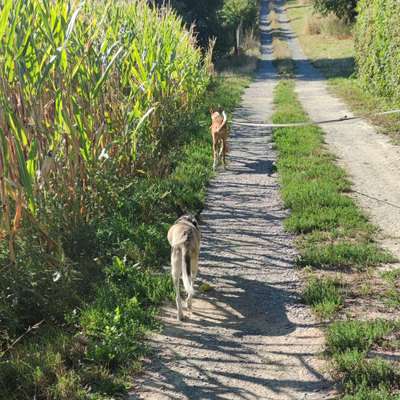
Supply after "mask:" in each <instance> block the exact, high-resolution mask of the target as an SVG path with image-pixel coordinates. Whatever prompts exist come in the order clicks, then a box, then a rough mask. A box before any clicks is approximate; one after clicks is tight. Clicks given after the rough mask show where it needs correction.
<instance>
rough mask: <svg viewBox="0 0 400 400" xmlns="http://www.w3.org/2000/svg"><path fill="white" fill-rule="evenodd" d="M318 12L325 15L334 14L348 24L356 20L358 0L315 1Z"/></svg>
mask: <svg viewBox="0 0 400 400" xmlns="http://www.w3.org/2000/svg"><path fill="white" fill-rule="evenodd" d="M313 3H314V8H315V10H316V11H318V12H320V13H321V14H323V15H327V14H329V13H334V14H335V15H336V16H337V17H338V18H340V19H343V20H344V21H346V22H353V21H354V20H355V18H356V15H357V12H356V6H357V0H313Z"/></svg>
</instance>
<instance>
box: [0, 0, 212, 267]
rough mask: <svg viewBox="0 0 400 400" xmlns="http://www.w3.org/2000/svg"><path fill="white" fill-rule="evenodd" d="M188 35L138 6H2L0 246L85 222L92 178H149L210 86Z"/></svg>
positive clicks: (44, 0) (25, 2) (35, 0)
mask: <svg viewBox="0 0 400 400" xmlns="http://www.w3.org/2000/svg"><path fill="white" fill-rule="evenodd" d="M209 62H210V57H209V56H207V55H206V57H205V58H203V56H202V53H201V51H200V49H198V48H197V46H196V43H195V37H194V35H193V33H192V32H191V31H187V30H185V29H184V28H183V27H182V22H181V20H180V19H179V18H178V17H177V16H176V15H175V14H174V13H173V12H172V11H171V10H169V9H167V8H165V9H163V10H161V11H160V10H157V9H152V8H150V7H149V6H148V5H147V4H146V2H145V1H144V0H132V1H108V2H101V1H94V0H87V1H83V2H76V1H73V0H71V1H66V0H0V207H1V216H0V223H1V225H0V239H1V240H7V241H8V251H9V258H10V260H11V261H14V260H15V257H16V255H15V246H14V243H15V239H16V237H17V236H18V234H19V231H20V228H21V225H23V224H24V223H27V224H29V225H30V226H34V227H35V229H36V230H37V232H38V235H39V236H40V238H41V241H42V242H43V243H44V245H45V246H47V248H48V249H49V251H52V252H54V253H57V254H60V252H62V250H61V249H60V245H59V244H58V243H57V240H56V239H54V238H51V237H50V234H49V226H51V224H52V210H54V209H55V208H56V209H59V210H63V213H64V214H65V215H64V217H65V218H66V219H68V220H71V219H72V220H73V219H74V218H84V219H88V218H90V217H91V213H94V212H95V207H93V205H92V204H90V203H88V200H87V198H88V194H90V196H89V198H90V199H93V198H95V193H96V190H97V189H96V187H97V180H98V176H99V175H102V176H103V177H104V176H106V175H107V173H108V174H112V175H113V176H114V177H115V176H125V177H126V176H131V175H135V174H138V173H148V174H156V173H162V171H157V168H161V165H162V163H160V162H159V161H160V159H161V158H162V156H163V154H164V152H165V149H167V148H168V146H169V145H170V143H173V142H174V141H175V140H176V139H177V138H176V136H177V135H179V134H180V133H181V132H180V131H179V129H178V127H179V125H180V124H181V123H182V121H184V120H185V119H187V118H188V116H189V115H190V113H191V112H193V110H194V109H195V107H196V105H197V104H198V103H199V99H200V98H201V96H202V94H203V93H204V91H205V89H206V87H207V84H208V79H209V78H208V72H207V71H208V69H209V66H208V65H207V63H209Z"/></svg>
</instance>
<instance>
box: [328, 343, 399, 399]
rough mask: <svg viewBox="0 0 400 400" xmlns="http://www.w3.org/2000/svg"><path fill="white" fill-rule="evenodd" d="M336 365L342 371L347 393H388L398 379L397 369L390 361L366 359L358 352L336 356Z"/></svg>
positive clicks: (351, 351)
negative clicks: (373, 391)
mask: <svg viewBox="0 0 400 400" xmlns="http://www.w3.org/2000/svg"><path fill="white" fill-rule="evenodd" d="M334 364H335V367H336V368H337V370H338V371H340V374H341V376H342V379H341V380H342V383H343V385H344V388H345V391H346V392H347V393H360V392H362V391H365V390H367V389H369V390H371V389H378V390H379V391H384V392H385V391H386V392H387V391H388V389H389V388H390V387H391V386H392V385H393V383H394V382H395V381H396V379H397V378H398V374H397V373H396V370H395V367H394V366H393V365H391V364H390V363H389V362H388V361H385V360H382V359H380V358H373V359H370V360H369V359H366V358H365V355H364V354H363V353H360V352H359V351H357V350H348V351H346V352H344V353H339V354H336V355H335V357H334ZM378 393H379V392H378Z"/></svg>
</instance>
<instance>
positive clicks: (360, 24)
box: [355, 0, 400, 104]
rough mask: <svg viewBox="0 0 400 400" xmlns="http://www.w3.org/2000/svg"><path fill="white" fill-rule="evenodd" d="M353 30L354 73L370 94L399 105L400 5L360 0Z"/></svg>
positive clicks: (385, 0)
mask: <svg viewBox="0 0 400 400" xmlns="http://www.w3.org/2000/svg"><path fill="white" fill-rule="evenodd" d="M358 10H359V16H358V18H357V23H356V26H355V49H356V62H357V66H358V73H359V77H360V80H361V82H362V84H363V86H364V87H365V88H366V89H367V90H369V91H370V92H372V93H374V94H376V95H379V96H383V97H388V98H390V99H391V100H392V101H393V102H396V103H398V104H400V51H399V47H400V2H399V1H397V0H361V1H360V2H359V5H358Z"/></svg>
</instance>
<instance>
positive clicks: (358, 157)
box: [278, 6, 400, 258]
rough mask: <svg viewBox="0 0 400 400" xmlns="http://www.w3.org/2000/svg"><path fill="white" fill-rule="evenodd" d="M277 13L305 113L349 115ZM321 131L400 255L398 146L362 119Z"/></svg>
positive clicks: (384, 239) (385, 238)
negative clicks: (293, 64)
mask: <svg viewBox="0 0 400 400" xmlns="http://www.w3.org/2000/svg"><path fill="white" fill-rule="evenodd" d="M278 12H280V22H281V24H282V34H283V35H284V36H285V37H286V39H287V40H288V44H289V47H290V49H291V51H292V55H293V59H294V60H295V62H296V67H297V68H296V91H297V94H298V96H299V99H300V101H301V103H302V105H303V107H304V109H305V111H306V112H307V113H308V114H309V115H310V117H311V118H312V119H313V120H314V121H316V120H325V119H334V118H338V117H343V116H344V115H347V116H352V115H353V114H352V113H351V112H350V110H349V109H348V108H347V106H346V105H345V104H344V103H343V102H342V101H341V100H340V99H338V98H337V97H335V96H333V95H332V94H331V93H330V92H329V91H328V87H327V82H326V79H325V78H324V77H323V76H322V74H321V73H320V72H319V71H318V70H317V69H316V68H315V67H313V65H312V64H311V63H310V62H309V60H308V59H307V58H306V56H305V55H304V53H303V51H302V49H301V47H300V44H299V41H298V39H297V37H296V36H295V35H294V34H293V31H292V28H291V26H290V23H289V21H288V18H287V16H286V14H285V12H283V7H282V6H281V7H278ZM323 129H324V132H325V140H326V142H327V144H328V146H329V149H330V151H331V152H332V153H333V154H335V155H336V156H337V157H338V161H339V163H340V164H341V165H342V166H343V167H344V169H345V170H346V171H347V172H348V173H349V175H350V179H351V181H352V183H353V185H352V188H353V190H354V197H355V198H356V199H357V201H358V202H359V204H360V205H361V207H362V208H363V209H364V210H365V211H366V213H367V214H368V215H369V216H370V219H371V221H372V222H373V223H374V224H375V225H377V226H379V227H380V228H381V234H380V237H379V238H378V239H379V241H380V242H381V244H382V245H383V247H385V248H387V249H389V250H390V251H391V252H392V253H393V254H394V255H396V256H397V257H398V258H400V147H399V146H395V145H393V144H392V143H391V142H390V139H389V138H388V137H386V136H384V135H382V134H378V133H377V132H376V129H375V128H374V127H373V126H372V125H370V124H369V123H368V122H366V121H364V120H356V121H348V122H344V123H337V124H330V125H324V126H323Z"/></svg>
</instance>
